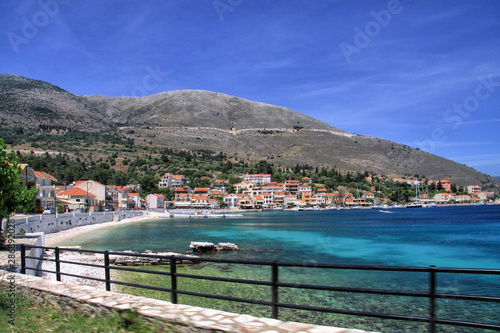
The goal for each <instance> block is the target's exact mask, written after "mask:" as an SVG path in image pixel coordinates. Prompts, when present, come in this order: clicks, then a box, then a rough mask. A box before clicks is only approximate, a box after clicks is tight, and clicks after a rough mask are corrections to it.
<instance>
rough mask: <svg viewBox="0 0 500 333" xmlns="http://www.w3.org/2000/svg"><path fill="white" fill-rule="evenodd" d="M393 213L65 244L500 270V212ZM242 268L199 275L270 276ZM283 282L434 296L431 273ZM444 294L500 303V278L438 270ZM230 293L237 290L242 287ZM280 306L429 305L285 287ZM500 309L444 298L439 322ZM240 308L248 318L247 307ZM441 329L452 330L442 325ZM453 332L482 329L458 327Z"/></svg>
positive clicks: (307, 275) (293, 314)
mask: <svg viewBox="0 0 500 333" xmlns="http://www.w3.org/2000/svg"><path fill="white" fill-rule="evenodd" d="M391 212H392V213H389V214H386V213H380V212H379V211H378V210H376V209H371V210H339V211H337V210H332V211H304V212H268V213H266V212H264V213H249V214H244V216H243V217H234V218H231V217H230V216H229V215H228V216H227V217H226V218H220V219H217V218H208V219H203V218H201V219H200V218H197V219H162V220H152V221H144V222H138V223H131V224H127V225H121V226H116V227H110V228H106V229H101V230H96V231H95V232H92V233H88V234H85V235H81V236H79V237H75V238H73V239H70V240H67V241H65V242H64V243H61V244H60V245H81V246H82V248H85V249H96V250H132V251H139V252H142V251H145V250H151V251H154V252H167V251H173V252H181V253H182V252H185V251H188V250H189V243H190V242H191V241H208V242H213V243H219V242H232V243H235V244H236V245H238V247H240V249H241V250H240V251H237V252H229V253H217V254H211V255H209V256H211V257H217V258H229V259H235V258H237V259H249V260H269V261H278V262H295V263H309V264H311V263H313V264H314V263H324V264H356V265H389V266H418V267H428V266H430V265H434V266H437V267H459V268H485V269H500V251H499V245H500V206H487V205H485V206H450V207H436V208H414V209H392V210H391ZM241 266H242V265H240V266H239V267H237V268H236V267H229V266H228V265H223V264H220V265H205V266H203V267H202V268H201V269H199V268H196V269H197V272H196V274H212V275H220V276H224V277H228V276H231V277H238V278H242V277H245V278H247V277H248V276H253V275H255V278H256V279H260V278H263V279H269V277H268V276H267V273H259V272H260V271H259V270H258V269H257V268H255V267H253V266H244V267H241ZM204 271H206V272H204ZM280 281H283V282H292V283H309V284H326V285H335V286H342V287H370V288H377V289H391V290H404V291H427V288H428V275H427V274H425V273H391V272H378V271H376V272H365V271H358V270H344V271H335V272H332V271H331V270H320V269H311V268H305V267H302V268H301V267H298V268H288V269H282V270H281V271H280ZM241 289H243V288H241ZM253 290H254V292H253V293H257V294H258V292H256V291H255V290H258V288H257V289H253ZM437 291H438V292H442V293H451V294H453V293H456V294H470V295H482V296H495V297H500V276H469V275H453V274H439V275H438V290H437ZM226 292H229V293H230V294H234V293H235V290H234V289H233V290H229V291H228V290H226ZM263 293H264V291H263ZM229 296H231V295H229ZM242 297H246V296H245V295H243V296H242ZM280 301H282V302H289V303H293V302H302V303H301V304H304V302H306V303H305V304H308V305H314V306H325V307H335V308H348V309H351V310H356V311H374V312H384V313H395V314H403V315H413V316H426V315H427V312H426V311H428V304H427V303H428V302H427V300H426V299H416V298H401V297H399V298H395V297H391V296H383V297H382V296H370V295H366V294H350V293H339V292H324V291H321V292H320V291H318V292H310V291H309V292H303V291H298V290H286V291H282V294H280ZM497 304H498V303H496V304H495V303H487V304H476V303H473V302H468V303H465V302H463V301H454V302H452V301H450V300H440V301H438V304H437V305H438V307H437V310H438V316H442V317H446V318H451V319H456V320H471V321H476V322H483V323H496V324H499V321H500V319H499V317H500V315H499V314H500V307H499V306H498V305H497ZM203 305H204V304H203ZM224 309H225V308H224ZM225 310H226V309H225ZM232 310H234V308H232ZM239 311H242V312H248V311H247V309H246V308H244V307H242V308H241V309H239ZM250 313H252V312H250ZM252 314H253V313H252ZM257 315H259V314H257ZM262 315H267V314H265V313H264V314H262ZM280 315H282V316H284V317H285V318H281V317H280V319H286V320H296V321H306V322H314V323H318V324H325V325H334V326H345V327H353V328H355V327H357V328H362V329H367V330H380V331H386V332H387V331H391V332H396V331H400V332H407V331H412V332H419V331H422V332H425V331H426V327H425V325H424V324H414V325H411V324H410V325H409V324H401V323H394V322H392V321H388V320H379V319H373V318H360V317H351V316H343V317H342V316H339V315H325V314H311V313H306V312H299V311H292V310H290V311H286V310H282V312H281V313H280ZM442 329H443V330H444V331H446V329H450V328H448V327H445V326H443V328H442ZM448 331H450V332H474V330H471V329H460V328H452V329H451V330H448ZM478 332H484V331H478Z"/></svg>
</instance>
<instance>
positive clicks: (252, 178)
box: [243, 174, 271, 184]
mask: <svg viewBox="0 0 500 333" xmlns="http://www.w3.org/2000/svg"><path fill="white" fill-rule="evenodd" d="M243 180H244V181H247V182H249V183H252V184H266V183H270V182H271V174H248V175H246V176H245V177H244V178H243Z"/></svg>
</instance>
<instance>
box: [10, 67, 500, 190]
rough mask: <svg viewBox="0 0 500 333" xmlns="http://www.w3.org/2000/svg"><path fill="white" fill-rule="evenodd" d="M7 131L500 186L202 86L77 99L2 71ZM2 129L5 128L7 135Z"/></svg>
mask: <svg viewBox="0 0 500 333" xmlns="http://www.w3.org/2000/svg"><path fill="white" fill-rule="evenodd" d="M0 123H1V128H2V130H3V131H5V130H8V129H10V130H11V131H14V130H17V131H19V128H21V129H22V130H21V132H23V133H24V132H26V131H30V130H31V131H33V130H40V131H45V132H48V134H52V135H57V134H59V135H60V134H64V133H68V132H71V131H81V132H87V133H115V134H116V135H119V136H121V137H124V138H127V139H129V140H134V141H135V142H136V144H144V145H149V146H163V147H172V148H185V149H192V150H195V149H210V150H213V151H223V152H225V153H227V154H228V155H236V156H237V157H238V158H239V159H247V160H251V161H258V160H261V159H268V160H270V161H271V162H273V163H275V164H278V165H286V166H295V165H296V164H301V165H302V164H308V165H313V166H316V165H317V166H320V167H321V166H329V167H336V168H338V169H341V170H351V171H371V172H376V173H378V174H385V175H387V176H393V177H397V176H401V175H407V176H414V175H416V174H418V175H420V176H425V177H427V178H429V179H449V180H451V181H452V182H454V183H456V184H458V185H467V184H477V185H486V184H496V185H498V184H499V183H500V182H499V181H498V179H494V178H493V177H491V176H488V175H485V174H482V173H479V172H477V171H476V170H474V169H472V168H470V167H468V166H465V165H462V164H458V163H456V162H453V161H450V160H448V159H445V158H442V157H439V156H436V155H433V154H429V153H427V152H424V151H421V150H418V149H413V148H410V147H408V146H406V145H401V144H399V143H396V142H392V141H388V140H384V139H381V138H374V137H367V136H361V135H356V134H352V133H348V132H345V131H343V130H340V129H338V128H335V127H333V126H330V125H328V124H326V123H324V122H322V121H319V120H317V119H314V118H312V117H309V116H306V115H304V114H301V113H299V112H296V111H293V110H290V109H287V108H284V107H280V106H274V105H269V104H264V103H259V102H253V101H249V100H246V99H243V98H238V97H234V96H229V95H225V94H221V93H216V92H209V91H202V90H178V91H168V92H163V93H159V94H155V95H151V96H147V97H106V96H100V95H93V96H76V95H74V94H72V93H70V92H68V91H65V90H63V89H61V88H59V87H56V86H54V85H51V84H49V83H47V82H43V81H37V80H32V79H28V78H25V77H22V76H19V75H15V74H7V75H0ZM0 134H1V132H0Z"/></svg>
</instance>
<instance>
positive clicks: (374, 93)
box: [0, 0, 500, 176]
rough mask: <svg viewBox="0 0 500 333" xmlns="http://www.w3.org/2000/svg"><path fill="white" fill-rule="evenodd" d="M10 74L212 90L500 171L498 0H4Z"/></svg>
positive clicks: (136, 89) (77, 86) (69, 85)
mask: <svg viewBox="0 0 500 333" xmlns="http://www.w3.org/2000/svg"><path fill="white" fill-rule="evenodd" d="M0 36H1V38H0V60H1V61H0V73H3V74H4V73H16V74H20V75H23V76H27V77H30V78H34V79H39V80H44V81H47V82H50V83H52V84H55V85H57V86H60V87H61V88H63V89H66V90H68V91H70V92H72V93H74V94H77V95H91V94H101V95H107V96H144V95H150V94H154V93H158V92H162V91H167V90H177V89H204V90H209V91H216V92H222V93H226V94H230V95H234V96H238V97H242V98H247V99H250V100H254V101H259V102H264V103H270V104H275V105H280V106H285V107H289V108H291V109H293V110H295V111H298V112H301V113H304V114H307V115H309V116H312V117H314V118H317V119H319V120H322V121H324V122H326V123H328V124H330V125H332V126H334V127H337V128H340V129H343V130H346V131H348V132H352V133H357V134H362V135H368V136H373V137H379V138H383V139H388V140H392V141H396V142H399V143H402V144H407V145H409V146H411V147H414V148H420V149H423V150H426V151H429V152H431V153H433V154H437V155H439V156H443V157H446V158H449V159H452V160H454V161H456V162H459V163H463V164H466V165H469V166H471V167H473V168H475V169H477V170H479V171H482V172H485V173H487V174H490V175H493V176H500V137H499V134H498V133H499V129H500V114H499V113H498V110H499V109H500V1H497V0H490V1H488V0H479V1H465V0H457V1H451V0H450V1H430V0H427V1H411V0H400V1H397V0H381V1H356V0H345V1H344V0H342V1H333V0H332V1H320V0H318V1H310V0H274V1H269V0H206V1H201V0H199V1H196V0H193V1H181V0H179V1H176V0H171V1H164V0H161V1H160V0H150V1H138V0H137V1H130V0H129V1H127V0H122V1H111V0H110V1H102V0H99V1H97V0H95V1H94V0H92V1H90V0H89V1H83V0H82V1H76V0H40V1H18V0H3V1H2V2H1V3H0Z"/></svg>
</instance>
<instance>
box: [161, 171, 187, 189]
mask: <svg viewBox="0 0 500 333" xmlns="http://www.w3.org/2000/svg"><path fill="white" fill-rule="evenodd" d="M185 183H186V178H185V177H184V175H172V174H170V173H166V174H164V175H163V176H162V177H161V179H160V182H159V183H158V187H159V188H167V187H171V188H179V187H183V186H184V184H185Z"/></svg>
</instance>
